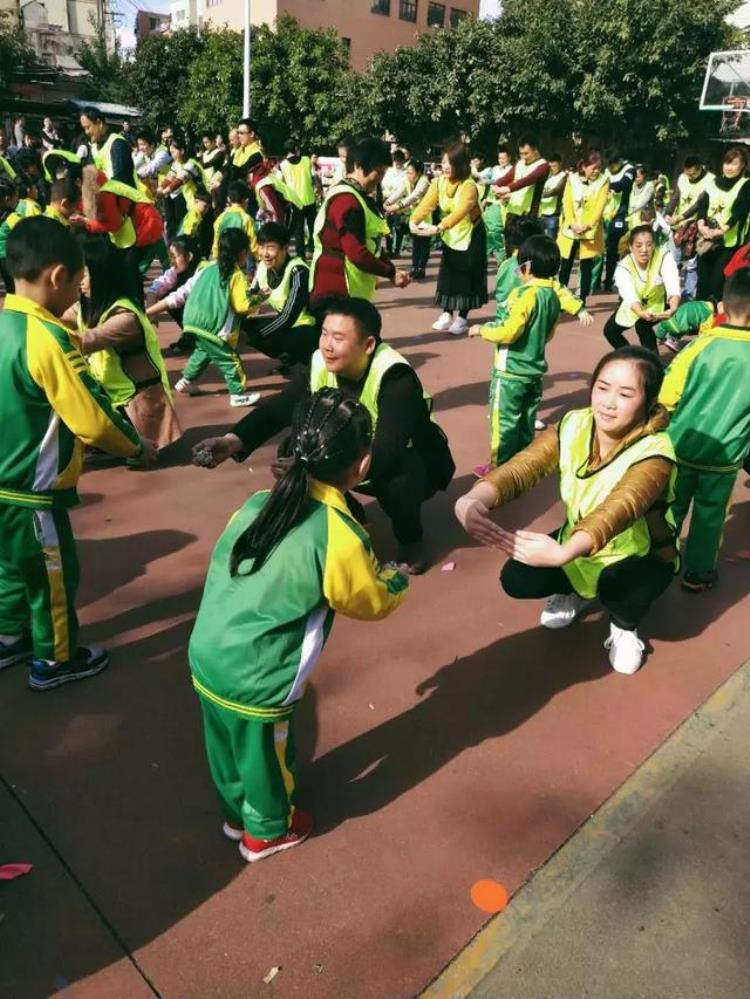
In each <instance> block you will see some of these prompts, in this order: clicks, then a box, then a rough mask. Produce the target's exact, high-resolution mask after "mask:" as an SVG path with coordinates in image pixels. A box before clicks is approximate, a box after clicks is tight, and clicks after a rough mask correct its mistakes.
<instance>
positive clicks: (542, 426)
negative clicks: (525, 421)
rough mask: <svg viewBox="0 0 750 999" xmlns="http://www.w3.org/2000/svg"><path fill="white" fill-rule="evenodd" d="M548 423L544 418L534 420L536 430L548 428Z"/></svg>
mask: <svg viewBox="0 0 750 999" xmlns="http://www.w3.org/2000/svg"><path fill="white" fill-rule="evenodd" d="M546 429H547V424H546V423H545V422H544V420H534V430H546Z"/></svg>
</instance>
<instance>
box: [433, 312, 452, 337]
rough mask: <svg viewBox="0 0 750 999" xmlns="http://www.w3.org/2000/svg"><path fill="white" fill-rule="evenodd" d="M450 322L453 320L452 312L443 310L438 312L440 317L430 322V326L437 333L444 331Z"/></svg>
mask: <svg viewBox="0 0 750 999" xmlns="http://www.w3.org/2000/svg"><path fill="white" fill-rule="evenodd" d="M452 322H453V313H451V312H443V313H441V314H440V318H439V319H436V320H435V322H434V323H433V324H432V328H433V329H434V330H436V331H437V332H438V333H444V332H445V331H446V330H447V329H448V328H449V326H450V325H451V323H452Z"/></svg>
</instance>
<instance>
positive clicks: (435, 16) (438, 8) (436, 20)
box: [427, 3, 445, 28]
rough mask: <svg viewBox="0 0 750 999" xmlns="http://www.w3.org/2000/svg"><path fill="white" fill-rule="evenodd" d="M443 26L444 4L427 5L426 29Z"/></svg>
mask: <svg viewBox="0 0 750 999" xmlns="http://www.w3.org/2000/svg"><path fill="white" fill-rule="evenodd" d="M444 24H445V4H444V3H428V4H427V27H428V28H442V26H443V25H444Z"/></svg>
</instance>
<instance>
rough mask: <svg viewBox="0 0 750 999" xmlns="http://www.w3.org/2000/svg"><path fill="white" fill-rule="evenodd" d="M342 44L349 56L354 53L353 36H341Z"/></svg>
mask: <svg viewBox="0 0 750 999" xmlns="http://www.w3.org/2000/svg"><path fill="white" fill-rule="evenodd" d="M341 44H342V45H343V46H344V48H345V49H346V54H347V55H348V56H350V55H351V54H352V40H351V38H344V37H343V36H342V38H341Z"/></svg>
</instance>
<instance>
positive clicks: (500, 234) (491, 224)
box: [483, 203, 505, 264]
mask: <svg viewBox="0 0 750 999" xmlns="http://www.w3.org/2000/svg"><path fill="white" fill-rule="evenodd" d="M483 217H484V225H485V228H486V230H487V259H488V260H489V259H490V257H491V256H492V255H493V254H494V255H495V260H496V261H497V263H498V264H501V263H502V262H503V260H505V236H504V229H503V210H502V207H501V206H500V205H499V204H497V203H493V204H490V205H487V207H486V208H485V210H484V216H483Z"/></svg>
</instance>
